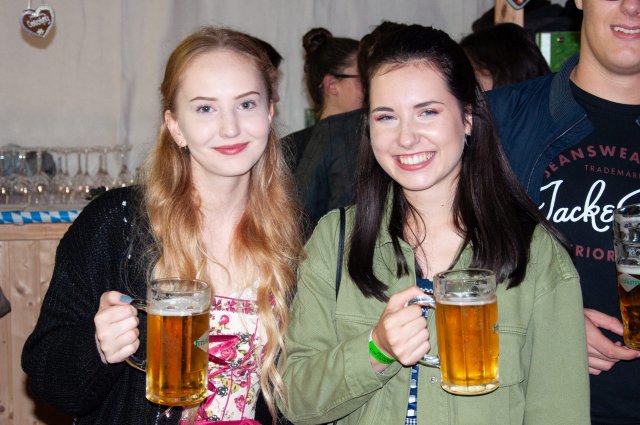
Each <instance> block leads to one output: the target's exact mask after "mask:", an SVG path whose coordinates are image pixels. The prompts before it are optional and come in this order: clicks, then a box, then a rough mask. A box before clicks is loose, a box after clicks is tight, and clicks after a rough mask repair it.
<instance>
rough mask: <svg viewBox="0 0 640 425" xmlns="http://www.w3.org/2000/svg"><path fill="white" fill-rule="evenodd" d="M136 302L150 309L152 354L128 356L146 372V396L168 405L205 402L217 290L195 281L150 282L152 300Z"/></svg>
mask: <svg viewBox="0 0 640 425" xmlns="http://www.w3.org/2000/svg"><path fill="white" fill-rule="evenodd" d="M131 305H133V306H134V307H136V308H138V309H140V310H143V311H146V313H147V358H146V361H140V360H138V359H136V358H135V357H134V356H131V357H129V358H128V359H127V363H129V364H130V365H131V366H133V367H135V368H137V369H140V370H142V371H143V372H146V374H147V386H146V397H147V399H148V400H149V401H152V402H154V403H158V404H162V405H165V406H187V405H192V404H197V403H200V402H201V401H203V400H204V399H205V396H206V382H207V365H208V358H209V356H208V347H209V308H210V306H211V288H210V286H209V285H208V284H207V283H206V282H202V281H199V280H194V279H180V278H167V279H157V280H153V281H151V282H150V283H149V285H148V287H147V298H146V300H134V301H133V302H132V303H131Z"/></svg>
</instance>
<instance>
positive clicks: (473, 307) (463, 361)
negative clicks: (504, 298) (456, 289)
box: [436, 297, 499, 394]
mask: <svg viewBox="0 0 640 425" xmlns="http://www.w3.org/2000/svg"><path fill="white" fill-rule="evenodd" d="M497 322H498V304H497V303H496V299H495V297H494V298H493V299H492V300H486V301H479V302H471V303H466V302H465V303H455V302H454V303H448V302H445V303H441V302H438V301H436V327H437V333H438V355H439V356H440V369H441V371H442V388H443V389H445V390H446V391H449V392H451V393H455V394H483V393H487V392H490V391H493V390H495V389H496V388H497V387H498V352H499V345H498V334H497V333H496V332H495V330H494V326H495V325H496V323H497Z"/></svg>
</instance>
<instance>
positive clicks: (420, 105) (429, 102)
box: [371, 100, 444, 113]
mask: <svg viewBox="0 0 640 425" xmlns="http://www.w3.org/2000/svg"><path fill="white" fill-rule="evenodd" d="M434 103H435V104H438V105H444V103H443V102H438V101H436V100H427V101H426V102H421V103H418V104H417V105H413V109H420V108H424V107H426V106H431V105H433V104H434ZM371 112H372V113H373V112H393V108H389V107H387V106H379V107H377V108H375V109H372V110H371Z"/></svg>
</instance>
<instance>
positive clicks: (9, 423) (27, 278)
mask: <svg viewBox="0 0 640 425" xmlns="http://www.w3.org/2000/svg"><path fill="white" fill-rule="evenodd" d="M68 226H69V225H68V224H62V223H56V224H29V225H24V226H15V225H0V279H1V281H0V285H1V286H2V290H3V291H4V293H5V295H6V296H7V297H9V300H10V302H11V313H9V314H8V315H7V316H5V317H3V318H0V368H1V371H0V382H2V385H0V425H24V424H33V425H67V424H70V423H71V418H69V417H67V416H65V415H62V414H60V413H58V412H56V411H55V410H54V409H52V408H51V407H49V406H48V405H47V404H45V403H43V402H42V401H39V400H37V399H35V398H34V397H32V396H31V395H30V394H29V392H28V388H27V380H26V375H25V374H24V372H23V371H22V367H21V366H20V356H21V354H22V347H23V345H24V342H25V340H26V339H27V337H28V336H29V335H30V334H31V332H32V330H33V328H34V326H35V324H36V322H37V320H38V315H39V314H40V307H41V305H42V300H43V298H44V295H45V293H46V291H47V288H48V286H49V281H50V279H51V274H52V272H53V264H54V261H55V249H56V247H57V245H58V241H59V239H60V238H61V237H62V235H63V234H64V232H65V231H66V229H67V228H68Z"/></svg>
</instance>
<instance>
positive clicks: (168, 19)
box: [0, 0, 493, 166]
mask: <svg viewBox="0 0 640 425" xmlns="http://www.w3.org/2000/svg"><path fill="white" fill-rule="evenodd" d="M40 4H42V3H40V2H39V1H37V0H34V1H33V2H32V5H33V7H37V6H39V5H40ZM49 4H50V5H51V6H52V7H53V9H54V11H55V13H56V23H55V27H54V30H53V31H52V32H51V33H50V34H49V35H48V36H47V38H45V39H38V38H35V37H32V36H30V35H28V34H26V33H25V32H24V31H22V30H21V29H20V24H19V22H20V17H21V13H22V10H23V9H24V8H26V2H25V1H16V0H5V1H2V2H0V58H2V59H1V61H0V96H1V97H0V129H1V131H0V146H2V145H6V144H10V143H15V144H19V145H22V146H33V147H35V146H63V147H74V146H89V147H90V146H112V145H116V144H128V145H130V146H132V148H133V152H134V154H133V159H132V160H131V161H130V162H131V163H132V164H133V165H134V166H135V165H136V164H137V163H138V162H139V160H140V159H141V158H142V156H143V155H144V153H145V152H146V151H147V149H148V147H149V145H150V144H152V143H153V141H154V138H155V134H156V129H157V126H158V123H159V119H160V116H161V111H160V110H159V91H158V87H159V85H160V81H161V78H162V72H163V67H164V63H165V61H166V58H167V56H168V54H169V53H170V52H171V50H172V49H173V47H174V46H175V45H176V44H177V43H178V42H179V41H180V40H181V39H182V38H183V37H184V36H186V35H187V34H189V33H190V32H191V31H193V30H194V29H195V28H197V27H198V26H201V25H225V26H229V27H232V28H235V29H238V30H241V31H245V32H248V33H250V34H252V35H255V36H257V37H260V38H262V39H264V40H266V41H268V42H270V43H271V44H272V45H273V46H274V47H275V48H276V49H277V50H278V51H279V52H280V53H281V54H282V56H283V57H284V62H283V64H282V66H281V70H282V82H281V84H280V96H281V101H280V103H279V104H278V122H279V123H280V125H279V130H280V133H281V134H282V135H284V134H286V133H289V132H291V131H294V130H298V129H300V128H302V127H303V124H304V108H306V107H307V103H306V98H305V94H304V87H303V82H302V80H303V75H302V55H303V50H302V42H301V40H302V36H303V34H304V33H305V32H306V31H307V30H308V29H309V28H312V27H316V26H323V27H325V28H327V29H329V30H330V31H331V32H333V34H334V35H336V36H345V37H352V38H356V39H359V38H361V37H362V36H363V35H364V34H366V33H367V32H369V31H370V30H371V28H372V27H373V26H375V25H377V24H379V23H380V22H381V21H382V20H391V21H396V22H404V23H420V24H424V25H433V26H435V27H438V28H441V29H443V30H445V31H447V32H449V33H450V34H451V35H452V37H454V38H455V39H459V38H460V37H461V36H462V35H464V34H466V33H468V32H469V31H470V26H471V22H472V21H473V20H474V19H476V18H477V17H478V16H480V15H481V14H482V13H483V12H485V11H486V10H488V9H489V8H490V7H491V6H492V5H493V0H110V1H101V2H98V1H94V0H49Z"/></svg>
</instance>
